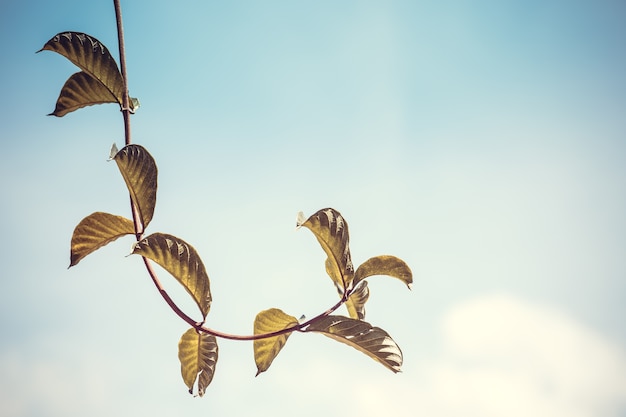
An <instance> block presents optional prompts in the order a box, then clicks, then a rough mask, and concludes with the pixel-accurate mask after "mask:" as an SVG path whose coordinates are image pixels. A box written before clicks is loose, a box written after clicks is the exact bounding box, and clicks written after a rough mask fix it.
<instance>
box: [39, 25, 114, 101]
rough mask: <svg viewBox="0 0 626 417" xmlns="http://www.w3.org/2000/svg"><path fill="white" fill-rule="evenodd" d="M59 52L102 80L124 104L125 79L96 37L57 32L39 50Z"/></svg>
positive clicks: (77, 33)
mask: <svg viewBox="0 0 626 417" xmlns="http://www.w3.org/2000/svg"><path fill="white" fill-rule="evenodd" d="M41 51H52V52H57V53H59V54H61V55H63V56H64V57H66V58H67V59H69V60H70V61H72V63H74V65H76V66H78V67H79V68H80V69H81V70H83V71H84V72H86V73H87V74H88V75H90V76H92V77H93V78H95V79H96V80H98V81H100V83H102V85H103V86H104V87H105V88H106V89H107V90H108V91H109V92H110V93H111V95H112V96H113V97H115V100H116V101H117V102H118V103H119V104H120V106H121V105H122V97H123V94H124V80H123V78H122V74H121V73H120V71H119V69H118V68H117V64H116V63H115V60H114V59H113V57H112V56H111V54H110V53H109V50H108V49H107V48H106V47H105V46H104V45H103V44H102V43H101V42H100V41H99V40H97V39H96V38H94V37H92V36H90V35H87V34H85V33H80V32H62V33H58V34H56V35H55V36H54V37H53V38H52V39H50V40H49V41H48V42H46V44H45V45H44V46H43V48H41V49H40V50H39V51H37V52H41Z"/></svg>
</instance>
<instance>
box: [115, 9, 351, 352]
mask: <svg viewBox="0 0 626 417" xmlns="http://www.w3.org/2000/svg"><path fill="white" fill-rule="evenodd" d="M113 4H114V6H115V20H116V22H117V39H118V47H119V52H120V71H121V73H122V79H123V81H124V91H123V93H122V116H123V117H124V140H125V144H126V145H130V144H131V133H130V132H131V131H130V115H131V110H130V99H129V96H128V76H127V73H126V48H125V46H124V27H123V24H122V7H121V5H120V0H113ZM130 209H131V211H132V213H133V223H134V224H135V237H136V239H137V241H139V240H141V237H142V236H143V232H144V230H143V227H144V226H143V224H142V222H141V219H140V217H139V212H138V210H137V206H136V205H135V203H134V202H133V200H132V198H131V200H130ZM142 259H143V263H144V265H145V266H146V270H147V271H148V275H150V278H151V279H152V282H153V283H154V285H155V286H156V288H157V290H158V291H159V293H160V294H161V296H162V297H163V299H164V300H165V302H166V303H167V305H168V306H170V308H171V309H172V311H174V313H176V315H178V317H180V318H181V319H182V320H184V321H185V322H187V324H189V325H190V326H192V327H193V328H194V329H196V330H197V331H199V332H204V333H208V334H210V335H213V336H215V337H220V338H223V339H231V340H258V339H267V338H269V337H274V336H279V335H281V334H285V333H291V332H294V331H303V330H304V329H305V328H306V327H308V326H309V325H310V324H311V323H313V322H315V321H317V320H319V319H321V318H323V317H326V316H329V315H330V314H332V313H333V312H334V311H335V310H337V309H338V308H339V307H340V306H341V305H342V304H343V303H345V302H346V301H347V300H348V296H349V293H348V292H344V294H343V296H342V297H341V299H340V300H339V301H338V302H337V303H336V304H335V305H333V306H332V307H330V308H329V309H328V310H326V311H324V312H323V313H321V314H318V315H317V316H315V317H313V318H312V319H309V320H307V321H305V322H303V323H298V324H295V325H293V326H289V327H286V328H284V329H281V330H278V331H275V332H270V333H262V334H254V335H236V334H230V333H224V332H220V331H217V330H213V329H210V328H208V327H204V325H203V324H204V323H198V322H196V321H195V320H194V319H192V318H191V317H189V316H188V315H187V314H185V312H184V311H182V310H181V309H180V308H179V307H178V306H177V305H176V303H175V302H174V300H172V298H171V297H170V296H169V294H168V293H167V291H165V289H164V288H163V286H162V285H161V281H160V280H159V278H158V276H157V274H156V272H155V271H154V268H153V267H152V264H151V263H150V260H149V259H148V258H146V257H143V256H142Z"/></svg>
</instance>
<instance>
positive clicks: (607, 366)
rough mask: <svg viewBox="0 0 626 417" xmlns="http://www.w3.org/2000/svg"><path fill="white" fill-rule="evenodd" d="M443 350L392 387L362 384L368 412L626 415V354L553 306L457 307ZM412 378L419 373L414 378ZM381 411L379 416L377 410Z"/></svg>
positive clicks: (512, 301)
mask: <svg viewBox="0 0 626 417" xmlns="http://www.w3.org/2000/svg"><path fill="white" fill-rule="evenodd" d="M442 337H443V338H442V342H443V349H442V351H441V352H440V355H439V356H438V357H437V358H435V359H433V360H432V361H427V362H426V363H422V364H417V365H413V366H411V368H410V369H406V370H405V375H406V376H409V375H411V377H410V378H411V381H407V380H406V379H405V378H403V375H400V377H399V378H398V379H397V380H396V381H395V382H393V383H392V384H385V388H384V389H383V391H381V387H380V385H381V384H377V383H375V382H374V381H369V380H367V379H366V380H365V381H364V383H363V384H360V386H359V387H358V392H359V393H360V395H359V397H360V398H361V401H360V404H361V406H362V407H363V412H364V415H375V414H376V413H378V412H384V413H385V414H386V415H407V416H408V415H423V416H429V417H438V416H464V417H470V416H481V417H491V416H494V417H495V416H507V417H515V416H550V417H561V416H562V417H598V416H607V417H609V416H618V415H623V413H624V412H626V353H625V352H624V350H623V349H622V348H621V347H619V346H617V345H615V344H612V343H611V342H610V341H608V340H606V339H605V338H604V337H602V336H601V335H599V334H597V333H596V332H594V331H593V330H591V329H589V328H587V327H585V326H583V325H581V324H580V323H578V322H576V321H575V320H573V319H572V318H570V317H568V316H566V315H564V314H562V313H560V312H558V311H555V310H554V309H551V308H547V307H543V306H537V305H532V304H528V303H525V302H523V301H520V300H519V299H516V298H512V297H508V296H502V295H499V296H488V297H482V298H479V299H475V300H471V301H469V302H466V303H464V304H461V305H458V306H456V307H455V308H454V309H453V310H451V311H450V312H449V313H448V314H447V315H446V316H445V317H444V318H443V321H442ZM412 375H416V377H415V378H413V376H412ZM376 410H378V411H376Z"/></svg>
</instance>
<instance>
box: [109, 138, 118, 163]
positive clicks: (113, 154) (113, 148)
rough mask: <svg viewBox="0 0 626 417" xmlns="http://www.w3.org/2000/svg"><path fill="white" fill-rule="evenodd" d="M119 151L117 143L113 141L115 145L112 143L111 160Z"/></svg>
mask: <svg viewBox="0 0 626 417" xmlns="http://www.w3.org/2000/svg"><path fill="white" fill-rule="evenodd" d="M118 152H119V149H117V145H116V144H115V142H113V145H111V152H109V161H110V160H112V159H114V158H115V155H117V153H118Z"/></svg>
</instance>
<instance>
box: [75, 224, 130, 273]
mask: <svg viewBox="0 0 626 417" xmlns="http://www.w3.org/2000/svg"><path fill="white" fill-rule="evenodd" d="M134 233H135V226H134V224H133V222H132V220H129V219H127V218H125V217H121V216H115V215H113V214H109V213H102V212H96V213H92V214H90V215H89V216H87V217H85V218H84V219H82V220H81V221H80V223H78V225H77V226H76V228H75V229H74V233H73V234H72V242H71V244H70V267H72V266H74V265H76V264H77V263H78V262H80V261H81V259H83V258H84V257H85V256H87V255H89V254H90V253H92V252H94V251H95V250H97V249H99V248H101V247H102V246H104V245H106V244H107V243H110V242H112V241H114V240H115V239H117V238H119V237H121V236H124V235H132V234H134Z"/></svg>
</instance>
